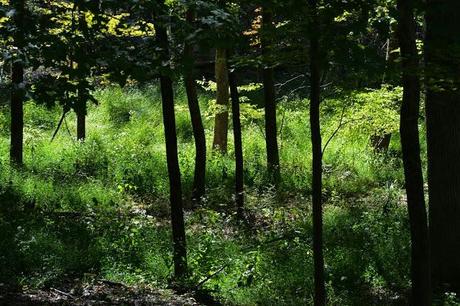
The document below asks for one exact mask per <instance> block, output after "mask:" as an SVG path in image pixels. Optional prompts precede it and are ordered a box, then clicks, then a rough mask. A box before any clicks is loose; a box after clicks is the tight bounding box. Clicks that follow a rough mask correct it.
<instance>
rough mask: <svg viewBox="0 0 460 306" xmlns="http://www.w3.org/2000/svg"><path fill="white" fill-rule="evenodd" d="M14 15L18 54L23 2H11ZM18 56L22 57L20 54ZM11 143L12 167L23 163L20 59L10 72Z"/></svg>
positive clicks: (22, 101) (23, 90) (21, 37)
mask: <svg viewBox="0 0 460 306" xmlns="http://www.w3.org/2000/svg"><path fill="white" fill-rule="evenodd" d="M13 5H14V9H15V11H16V12H15V14H14V17H13V18H14V19H13V20H14V23H15V26H16V30H15V33H14V35H13V38H14V44H15V46H16V47H17V48H18V50H19V52H22V51H24V50H23V48H24V45H25V42H24V33H23V30H24V14H25V2H24V0H15V1H14V2H13ZM19 56H22V55H21V54H20V55H19ZM11 82H12V89H11V101H10V103H11V143H10V160H11V163H12V164H14V165H18V166H20V165H22V163H23V140H24V106H23V103H24V94H25V89H24V66H23V62H22V58H18V59H17V60H15V61H14V63H13V66H12V70H11Z"/></svg>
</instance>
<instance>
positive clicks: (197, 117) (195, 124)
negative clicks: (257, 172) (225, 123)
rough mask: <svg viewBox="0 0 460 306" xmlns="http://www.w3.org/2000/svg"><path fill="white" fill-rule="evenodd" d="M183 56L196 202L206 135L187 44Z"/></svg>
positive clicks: (203, 167)
mask: <svg viewBox="0 0 460 306" xmlns="http://www.w3.org/2000/svg"><path fill="white" fill-rule="evenodd" d="M186 19H187V22H188V23H190V24H192V23H193V21H194V14H193V12H192V11H190V10H188V11H187V13H186ZM184 57H185V59H186V61H187V67H186V71H185V75H184V82H185V90H186V92H187V101H188V107H189V110H190V117H191V120H192V128H193V136H194V138H195V176H194V180H193V192H192V201H193V202H194V203H195V204H197V203H199V202H200V201H201V199H202V197H203V196H204V195H205V184H206V135H205V132H204V126H203V121H202V119H201V112H200V104H199V102H198V94H197V91H196V81H195V78H194V75H193V66H194V60H193V48H192V46H190V45H189V44H186V45H185V50H184Z"/></svg>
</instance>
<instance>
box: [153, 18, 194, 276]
mask: <svg viewBox="0 0 460 306" xmlns="http://www.w3.org/2000/svg"><path fill="white" fill-rule="evenodd" d="M157 37H158V43H159V45H160V46H161V47H162V52H161V53H162V54H161V59H162V61H163V62H167V61H168V60H169V48H168V36H167V33H166V29H165V28H163V27H161V26H159V27H157ZM160 86H161V100H162V107H163V122H164V130H165V141H166V157H167V158H166V159H167V164H168V175H169V196H170V202H171V203H170V204H171V225H172V235H173V248H174V250H173V261H174V277H175V278H176V279H177V280H181V279H183V278H184V277H185V275H186V273H187V250H186V240H185V224H184V211H183V203H182V185H181V175H180V168H179V158H178V152H177V134H176V118H175V113H174V91H173V86H172V80H171V78H170V77H169V76H168V75H167V73H165V72H161V74H160Z"/></svg>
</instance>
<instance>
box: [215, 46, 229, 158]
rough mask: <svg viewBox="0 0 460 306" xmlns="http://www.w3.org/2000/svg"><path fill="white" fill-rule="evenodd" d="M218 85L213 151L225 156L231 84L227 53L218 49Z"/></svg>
mask: <svg viewBox="0 0 460 306" xmlns="http://www.w3.org/2000/svg"><path fill="white" fill-rule="evenodd" d="M215 68H216V71H215V73H216V83H217V96H216V104H217V113H216V118H215V124H214V141H213V149H214V150H216V151H219V152H221V153H223V154H225V153H227V137H228V102H229V84H228V68H227V51H226V50H225V49H223V48H217V49H216V67H215Z"/></svg>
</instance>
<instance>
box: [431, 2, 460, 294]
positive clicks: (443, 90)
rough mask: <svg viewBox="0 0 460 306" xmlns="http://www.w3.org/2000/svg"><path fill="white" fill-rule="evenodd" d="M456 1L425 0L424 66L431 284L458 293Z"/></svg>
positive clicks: (459, 41) (459, 7) (459, 44)
mask: <svg viewBox="0 0 460 306" xmlns="http://www.w3.org/2000/svg"><path fill="white" fill-rule="evenodd" d="M459 11H460V2H459V1H457V0H442V1H440V0H428V1H427V10H426V27H427V29H426V39H425V63H426V65H425V69H426V73H425V74H426V77H425V79H426V82H427V83H426V86H427V94H426V118H427V145H428V185H429V198H430V203H429V204H430V205H429V210H430V214H429V218H430V241H431V250H432V253H431V255H432V281H433V287H434V288H437V287H440V286H444V285H448V290H449V291H455V290H456V291H460V278H459V275H460V222H459V220H460V162H459V156H460V57H459V54H460V51H459V50H460V36H459V35H458V30H459V29H460V18H459V17H458V12H459Z"/></svg>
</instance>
